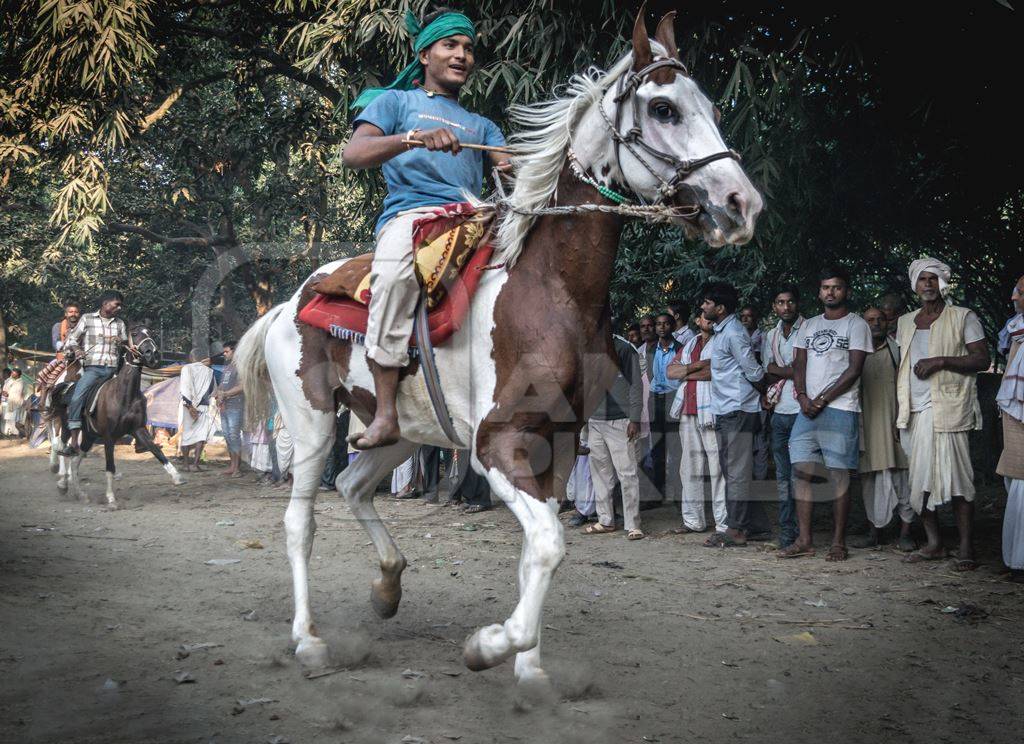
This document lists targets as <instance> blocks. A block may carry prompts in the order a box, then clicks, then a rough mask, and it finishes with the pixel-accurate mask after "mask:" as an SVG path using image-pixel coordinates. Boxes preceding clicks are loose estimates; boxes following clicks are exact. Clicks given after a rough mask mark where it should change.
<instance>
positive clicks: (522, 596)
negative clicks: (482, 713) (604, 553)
mask: <svg viewBox="0 0 1024 744" xmlns="http://www.w3.org/2000/svg"><path fill="white" fill-rule="evenodd" d="M485 475H486V477H487V482H488V483H489V484H490V486H491V490H492V491H493V492H494V493H495V494H497V496H498V497H499V498H501V500H502V501H504V502H505V503H506V504H507V505H508V507H509V509H510V510H511V511H512V513H513V514H515V516H516V518H517V519H518V520H519V523H520V524H521V525H522V527H523V535H524V541H523V551H522V555H521V556H520V560H519V603H518V604H517V605H516V608H515V610H513V612H512V614H511V615H510V616H509V618H508V619H507V620H506V621H505V622H504V623H501V624H495V625H488V626H486V627H484V628H481V629H480V630H478V631H477V632H476V633H474V634H473V635H472V636H470V637H469V639H467V641H466V644H465V647H464V649H463V659H464V661H465V663H466V666H467V667H469V668H470V669H472V670H474V671H479V670H481V669H488V668H490V667H493V666H496V665H497V664H500V663H501V662H502V661H504V660H505V659H507V658H508V657H509V656H511V655H512V654H518V656H517V658H516V665H515V674H516V680H517V681H518V682H531V681H543V680H546V675H545V674H544V671H543V669H542V668H541V666H540V650H539V644H540V629H541V616H542V613H543V610H544V600H545V597H546V596H547V591H548V587H549V586H550V585H551V578H552V576H553V575H554V572H555V569H557V568H558V566H559V564H560V563H561V562H562V558H563V557H564V556H565V540H564V537H563V535H562V524H561V522H559V521H558V517H557V512H558V503H557V501H555V500H554V498H549V499H548V500H547V501H541V500H540V499H538V498H536V497H534V496H532V495H531V494H529V493H527V492H526V491H523V490H522V489H519V488H516V487H515V486H514V485H513V484H512V482H511V481H510V480H509V478H508V477H507V476H506V475H505V473H503V472H502V471H501V470H499V469H498V468H495V467H492V468H490V469H488V470H487V472H486V473H485Z"/></svg>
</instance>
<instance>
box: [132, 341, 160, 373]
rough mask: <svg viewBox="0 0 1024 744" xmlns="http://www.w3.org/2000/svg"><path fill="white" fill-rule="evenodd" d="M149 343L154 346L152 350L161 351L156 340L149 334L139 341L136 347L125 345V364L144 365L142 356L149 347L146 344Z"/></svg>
mask: <svg viewBox="0 0 1024 744" xmlns="http://www.w3.org/2000/svg"><path fill="white" fill-rule="evenodd" d="M147 343H148V344H149V345H150V346H151V347H152V350H153V351H154V352H157V351H160V347H159V346H157V344H156V341H154V340H153V337H152V336H149V335H147V336H146V337H145V338H144V339H142V340H141V341H140V342H139V344H138V346H135V347H134V348H133V347H131V346H125V349H124V361H125V364H130V365H132V366H133V367H141V366H142V357H143V356H144V355H145V354H146V348H147V347H146V344H147Z"/></svg>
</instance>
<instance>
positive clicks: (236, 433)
mask: <svg viewBox="0 0 1024 744" xmlns="http://www.w3.org/2000/svg"><path fill="white" fill-rule="evenodd" d="M215 397H216V399H217V405H218V406H220V428H221V431H223V432H224V442H225V443H226V444H227V446H228V457H229V458H230V460H231V464H230V465H229V466H228V469H227V470H225V471H224V472H223V473H222V475H225V476H227V477H235V478H240V477H242V472H241V470H239V468H240V467H241V463H242V411H243V410H244V409H245V396H244V395H243V394H242V382H241V380H239V379H238V369H237V368H236V367H235V342H234V341H225V342H224V371H223V372H221V376H220V389H219V390H218V391H217V394H216V396H215Z"/></svg>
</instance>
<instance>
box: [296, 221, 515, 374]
mask: <svg viewBox="0 0 1024 744" xmlns="http://www.w3.org/2000/svg"><path fill="white" fill-rule="evenodd" d="M494 217H495V210H494V209H493V208H492V207H490V206H485V207H475V206H473V205H472V204H469V203H468V202H458V203H455V204H446V205H444V206H441V207H438V208H437V209H436V210H435V213H434V214H432V215H426V216H424V217H423V218H422V219H419V220H416V221H415V222H414V223H413V237H412V246H411V250H412V251H413V254H414V266H415V273H416V278H417V279H418V280H419V282H420V285H421V286H422V287H423V288H424V289H425V290H426V295H427V299H426V301H427V310H428V315H427V321H428V326H429V328H430V342H431V343H432V344H435V345H436V344H440V343H442V342H443V341H445V340H446V339H448V338H449V337H451V335H452V334H453V333H455V332H456V331H457V330H458V329H459V328H460V327H461V326H462V322H463V320H464V319H465V316H466V312H467V311H468V309H469V302H470V299H472V297H473V293H474V292H475V291H476V288H477V285H478V284H479V282H480V277H481V276H482V272H483V269H484V268H486V266H487V262H488V261H489V260H490V258H491V255H492V253H493V245H492V244H491V235H492V227H493V223H494ZM372 262H373V254H372V253H366V254H363V255H361V256H356V257H354V258H351V259H349V260H347V261H345V263H343V264H342V265H341V266H340V267H339V268H338V269H336V270H335V271H334V272H333V273H331V274H330V275H328V276H326V277H323V278H322V279H320V280H319V281H317V282H315V283H314V284H312V285H310V288H311V289H313V290H314V291H315V292H316V296H315V297H314V298H313V299H312V300H310V302H309V303H307V304H306V306H305V307H303V308H302V309H301V310H300V311H299V320H300V321H302V322H303V323H306V324H308V325H311V326H313V327H314V328H321V329H323V330H325V331H327V332H328V333H330V334H331V335H332V336H334V337H335V338H340V339H348V340H352V341H355V342H356V343H365V340H366V321H367V319H368V317H369V304H370V268H371V265H372ZM409 346H410V353H411V354H414V353H415V349H416V346H417V344H416V337H415V335H414V336H413V338H411V339H410V340H409Z"/></svg>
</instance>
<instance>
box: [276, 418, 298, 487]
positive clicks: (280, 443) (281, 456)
mask: <svg viewBox="0 0 1024 744" xmlns="http://www.w3.org/2000/svg"><path fill="white" fill-rule="evenodd" d="M280 422H281V419H280V417H278V419H277V420H276V421H275V422H274V449H275V450H276V451H277V469H278V470H279V471H281V477H282V478H284V477H285V476H286V475H288V473H289V472H291V469H292V460H293V459H294V457H295V443H294V442H293V441H292V435H291V434H290V433H289V432H288V429H286V428H285V426H284V424H282V423H280Z"/></svg>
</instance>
